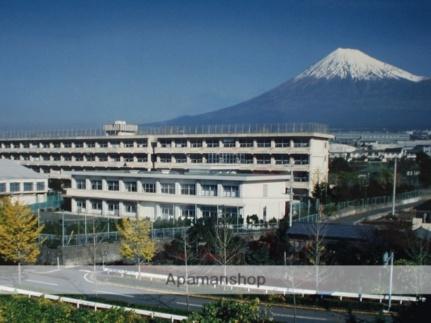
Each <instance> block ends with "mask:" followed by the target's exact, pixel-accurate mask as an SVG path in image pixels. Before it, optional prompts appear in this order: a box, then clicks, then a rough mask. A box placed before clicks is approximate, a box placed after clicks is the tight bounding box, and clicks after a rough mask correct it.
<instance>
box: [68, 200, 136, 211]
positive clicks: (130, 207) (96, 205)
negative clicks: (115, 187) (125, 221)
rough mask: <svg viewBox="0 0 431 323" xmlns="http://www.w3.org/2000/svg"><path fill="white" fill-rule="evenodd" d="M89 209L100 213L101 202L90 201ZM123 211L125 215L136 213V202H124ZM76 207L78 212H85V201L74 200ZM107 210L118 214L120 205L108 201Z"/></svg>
mask: <svg viewBox="0 0 431 323" xmlns="http://www.w3.org/2000/svg"><path fill="white" fill-rule="evenodd" d="M90 205H91V209H92V210H95V211H102V201H101V200H91V201H90ZM123 205H124V211H125V212H126V213H136V210H137V205H136V202H124V203H123ZM76 207H77V209H78V211H80V210H86V209H87V205H86V202H85V200H81V199H78V200H76ZM107 210H108V211H109V212H110V213H114V214H119V211H120V203H119V202H114V201H109V202H107Z"/></svg>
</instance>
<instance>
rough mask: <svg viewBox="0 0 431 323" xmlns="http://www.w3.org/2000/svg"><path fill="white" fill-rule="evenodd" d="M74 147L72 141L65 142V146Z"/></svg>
mask: <svg viewBox="0 0 431 323" xmlns="http://www.w3.org/2000/svg"><path fill="white" fill-rule="evenodd" d="M71 147H72V143H71V142H65V143H64V148H71Z"/></svg>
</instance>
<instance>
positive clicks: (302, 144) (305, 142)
mask: <svg viewBox="0 0 431 323" xmlns="http://www.w3.org/2000/svg"><path fill="white" fill-rule="evenodd" d="M293 146H294V147H309V146H310V142H309V141H308V140H305V139H304V140H295V141H294V142H293Z"/></svg>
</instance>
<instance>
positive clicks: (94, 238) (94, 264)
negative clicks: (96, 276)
mask: <svg viewBox="0 0 431 323" xmlns="http://www.w3.org/2000/svg"><path fill="white" fill-rule="evenodd" d="M95 217H96V216H95V215H93V271H94V272H96V227H95V223H94V218H95Z"/></svg>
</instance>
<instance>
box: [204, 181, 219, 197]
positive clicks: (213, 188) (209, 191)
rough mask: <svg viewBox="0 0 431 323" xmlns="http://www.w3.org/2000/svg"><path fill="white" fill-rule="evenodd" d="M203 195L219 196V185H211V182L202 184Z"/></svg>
mask: <svg viewBox="0 0 431 323" xmlns="http://www.w3.org/2000/svg"><path fill="white" fill-rule="evenodd" d="M202 195H204V196H217V185H210V184H204V185H202Z"/></svg>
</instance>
